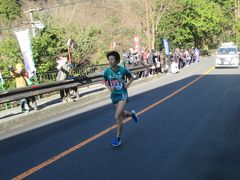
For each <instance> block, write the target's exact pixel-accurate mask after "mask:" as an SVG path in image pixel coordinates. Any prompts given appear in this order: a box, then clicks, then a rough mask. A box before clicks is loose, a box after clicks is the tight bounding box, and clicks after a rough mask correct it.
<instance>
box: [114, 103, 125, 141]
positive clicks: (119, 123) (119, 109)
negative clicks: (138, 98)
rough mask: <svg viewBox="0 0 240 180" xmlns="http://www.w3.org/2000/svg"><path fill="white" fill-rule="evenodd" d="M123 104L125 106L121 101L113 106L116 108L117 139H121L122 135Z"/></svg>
mask: <svg viewBox="0 0 240 180" xmlns="http://www.w3.org/2000/svg"><path fill="white" fill-rule="evenodd" d="M125 104H126V100H123V101H119V102H118V103H117V104H116V105H115V107H116V113H115V119H116V121H117V137H121V134H122V127H123V113H124V107H125Z"/></svg>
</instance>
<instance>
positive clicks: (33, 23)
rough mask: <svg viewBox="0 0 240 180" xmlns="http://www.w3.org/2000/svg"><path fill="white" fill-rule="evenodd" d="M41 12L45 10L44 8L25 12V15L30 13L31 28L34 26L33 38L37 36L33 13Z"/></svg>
mask: <svg viewBox="0 0 240 180" xmlns="http://www.w3.org/2000/svg"><path fill="white" fill-rule="evenodd" d="M41 10H43V8H37V9H29V10H27V11H24V12H23V13H29V16H30V21H31V26H32V36H33V37H34V36H35V35H36V28H35V21H34V20H33V12H35V11H41Z"/></svg>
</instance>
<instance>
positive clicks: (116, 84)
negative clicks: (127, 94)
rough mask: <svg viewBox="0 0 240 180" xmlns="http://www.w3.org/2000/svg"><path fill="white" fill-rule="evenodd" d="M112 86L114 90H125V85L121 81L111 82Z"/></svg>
mask: <svg viewBox="0 0 240 180" xmlns="http://www.w3.org/2000/svg"><path fill="white" fill-rule="evenodd" d="M110 86H111V87H113V88H114V90H117V91H118V90H122V89H123V83H122V82H121V81H119V80H111V81H110Z"/></svg>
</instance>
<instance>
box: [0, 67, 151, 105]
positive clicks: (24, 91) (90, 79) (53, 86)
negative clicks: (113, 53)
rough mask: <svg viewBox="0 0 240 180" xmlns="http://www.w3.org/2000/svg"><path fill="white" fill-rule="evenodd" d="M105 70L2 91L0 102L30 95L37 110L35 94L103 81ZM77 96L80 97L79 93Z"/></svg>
mask: <svg viewBox="0 0 240 180" xmlns="http://www.w3.org/2000/svg"><path fill="white" fill-rule="evenodd" d="M148 67H149V66H138V67H133V68H130V70H131V71H132V72H133V73H138V72H140V71H144V70H145V69H148ZM102 73H103V71H94V73H91V74H88V75H85V76H80V77H73V78H72V79H68V80H64V81H55V82H50V83H43V84H39V85H32V86H27V87H24V88H18V89H13V90H7V91H1V92H0V97H1V98H0V104H3V103H7V102H11V101H16V100H20V99H24V98H28V97H34V98H32V100H33V106H34V109H35V110H37V103H36V101H35V96H38V95H42V94H46V93H50V92H54V91H59V90H62V89H66V88H75V89H77V88H78V87H80V86H84V85H91V84H95V83H99V82H100V81H102V75H103V74H102ZM76 94H77V98H78V97H79V96H78V95H79V94H78V93H76Z"/></svg>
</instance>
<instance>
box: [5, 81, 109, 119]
mask: <svg viewBox="0 0 240 180" xmlns="http://www.w3.org/2000/svg"><path fill="white" fill-rule="evenodd" d="M104 89H105V86H104V85H102V84H100V83H99V84H95V85H91V86H89V87H82V88H79V91H78V92H79V94H80V98H82V97H84V96H86V95H88V94H90V93H94V92H98V91H102V90H104ZM72 100H73V101H76V100H77V99H76V98H75V97H73V99H72ZM63 103H67V102H61V99H60V95H59V92H56V94H53V95H51V96H48V97H43V98H41V99H38V100H37V105H38V110H43V109H45V108H49V107H53V106H56V105H59V104H63ZM33 112H34V111H30V112H28V113H23V112H21V109H20V106H18V107H13V108H10V109H7V110H4V111H1V112H0V121H2V120H3V119H12V118H16V117H20V116H26V115H28V114H29V113H33Z"/></svg>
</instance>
